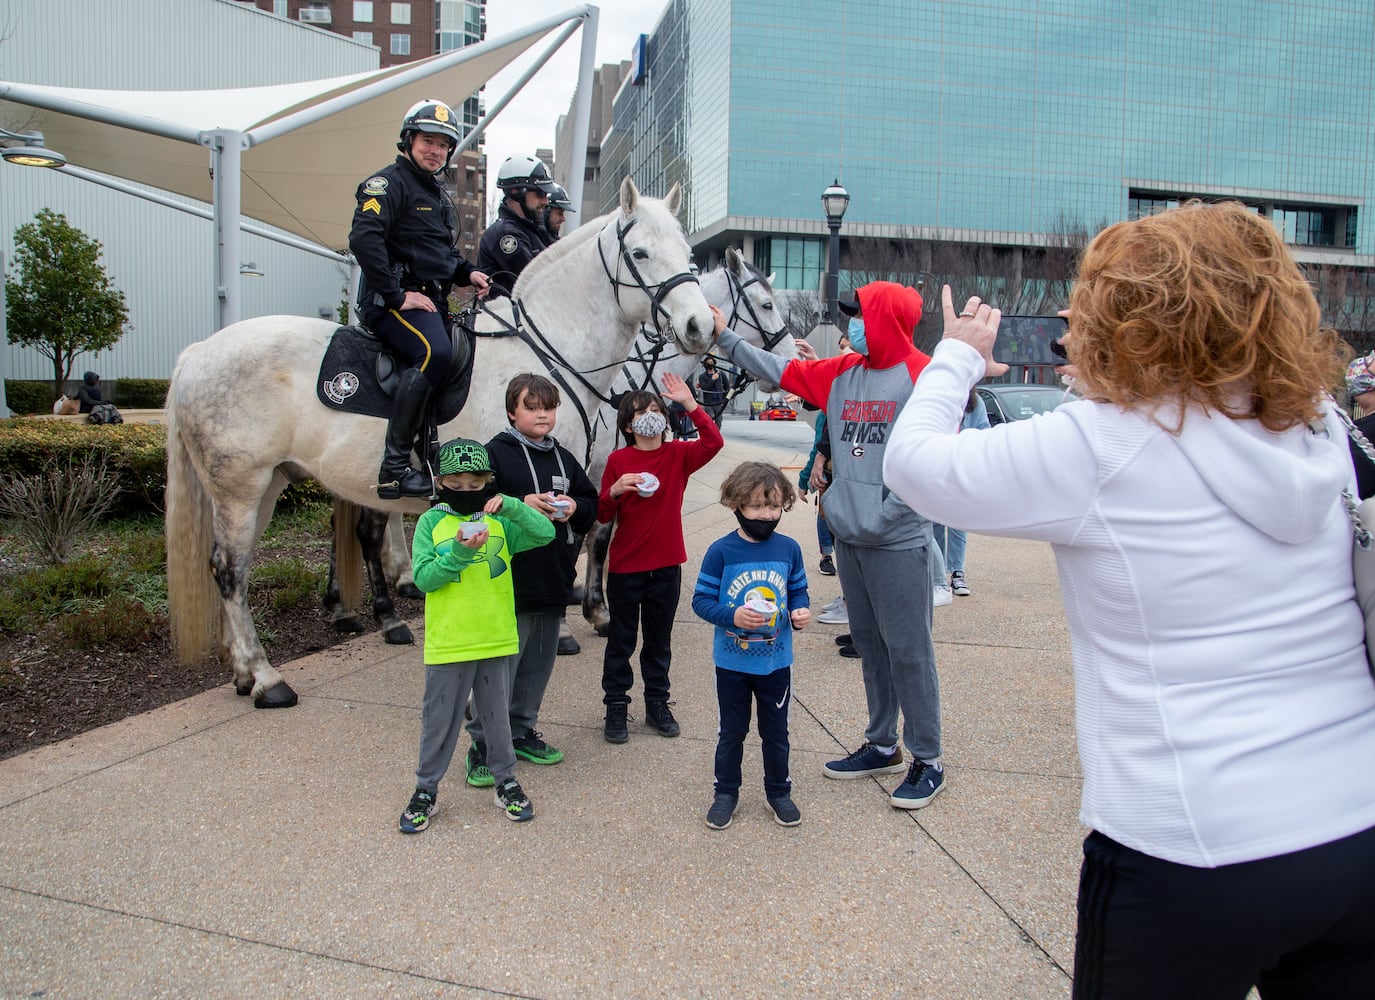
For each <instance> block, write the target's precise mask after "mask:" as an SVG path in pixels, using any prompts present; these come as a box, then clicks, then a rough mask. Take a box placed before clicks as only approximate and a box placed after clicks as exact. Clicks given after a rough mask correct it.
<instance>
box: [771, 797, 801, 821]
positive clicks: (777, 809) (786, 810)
mask: <svg viewBox="0 0 1375 1000" xmlns="http://www.w3.org/2000/svg"><path fill="white" fill-rule="evenodd" d="M768 801H769V812H771V813H773V821H774V822H775V823H777V824H778V825H779V826H797V824H798V823H801V822H802V810H800V809H798V808H797V806H795V805H793V800H792V796H789V795H780V796H778V798H776V799H769V800H768Z"/></svg>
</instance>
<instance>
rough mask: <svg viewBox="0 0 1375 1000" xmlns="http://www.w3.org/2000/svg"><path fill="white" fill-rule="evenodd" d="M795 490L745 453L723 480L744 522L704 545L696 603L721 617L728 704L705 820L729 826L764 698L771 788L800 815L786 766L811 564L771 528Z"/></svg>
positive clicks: (725, 497)
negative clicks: (797, 636)
mask: <svg viewBox="0 0 1375 1000" xmlns="http://www.w3.org/2000/svg"><path fill="white" fill-rule="evenodd" d="M796 499H797V493H796V491H795V490H794V489H793V485H792V483H790V482H788V477H787V476H785V475H783V471H782V470H781V469H779V468H778V466H776V465H770V464H769V463H768V462H744V463H742V464H741V465H739V466H737V467H736V468H735V470H734V471H733V472H731V474H730V475H729V476H727V477H726V481H725V482H723V483H722V484H721V504H722V505H723V506H725V507H728V508H729V509H731V510H733V511H734V512H735V519H736V521H738V522H739V524H740V527H739V528H737V529H736V530H735V531H732V532H731V533H730V534H729V535H727V536H726V537H724V538H721V539H718V540H717V541H715V542H713V543H712V544H711V547H710V548H709V549H707V554H706V555H705V556H704V557H703V559H702V570H701V572H700V573H699V574H698V576H697V587H696V588H695V590H694V591H693V594H692V610H693V611H695V612H696V613H697V615H698V617H700V618H704V619H706V620H707V621H709V622H711V623H712V624H713V625H715V626H716V636H715V639H714V640H713V642H712V657H713V659H714V660H715V662H716V701H717V704H718V706H719V707H720V711H721V726H720V736H719V737H718V738H717V742H716V798H715V799H714V800H713V801H712V804H711V808H710V809H709V810H708V811H707V826H709V827H710V828H711V829H713V830H724V829H725V828H726V827H728V826H730V823H731V817H733V816H734V815H735V807H736V804H737V803H738V802H739V801H740V762H741V760H742V758H743V757H744V752H745V734H746V733H748V732H749V731H750V707H751V703H752V702H753V703H757V704H758V713H759V739H760V741H761V742H762V743H763V751H764V797H765V799H766V800H767V801H768V804H769V809H770V810H771V811H772V812H773V817H774V819H775V820H776V821H777V822H778V823H780V824H781V825H783V826H796V825H797V824H798V823H801V822H802V813H801V812H799V811H798V808H797V806H795V805H793V800H792V779H791V778H790V777H789V775H788V751H789V747H788V713H789V710H790V709H791V708H792V665H793V637H792V630H793V629H800V628H806V627H807V624H808V623H809V622H810V621H811V620H812V613H811V611H810V610H808V598H807V571H806V569H805V568H804V567H803V564H802V550H801V548H799V547H798V544H797V542H795V541H793V540H792V539H791V538H788V537H787V536H786V535H779V534H775V532H774V529H775V528H777V527H778V522H779V520H780V519H781V518H782V516H783V512H784V511H785V510H790V509H791V508H792V505H793V503H794V502H795V501H796Z"/></svg>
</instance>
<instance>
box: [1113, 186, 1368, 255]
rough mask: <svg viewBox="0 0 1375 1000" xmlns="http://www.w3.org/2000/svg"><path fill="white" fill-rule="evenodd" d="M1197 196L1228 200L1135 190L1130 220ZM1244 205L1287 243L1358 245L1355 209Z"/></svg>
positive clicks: (1129, 202) (1249, 202)
mask: <svg viewBox="0 0 1375 1000" xmlns="http://www.w3.org/2000/svg"><path fill="white" fill-rule="evenodd" d="M1195 197H1198V198H1200V200H1202V201H1220V200H1224V199H1220V198H1215V197H1200V196H1198V195H1189V194H1169V193H1162V192H1157V191H1131V192H1129V193H1128V197H1127V218H1129V219H1140V218H1143V217H1145V216H1147V215H1154V214H1155V213H1156V212H1163V211H1165V210H1166V209H1168V208H1176V207H1177V206H1179V205H1180V204H1182V203H1183V202H1186V201H1188V200H1189V199H1191V198H1195ZM1225 200H1228V201H1235V200H1238V199H1232V198H1229V199H1225ZM1242 204H1244V205H1245V206H1246V208H1247V210H1248V211H1250V212H1253V213H1255V214H1257V215H1263V216H1266V217H1268V218H1269V219H1270V221H1271V222H1273V223H1274V224H1275V227H1276V228H1277V229H1279V231H1280V232H1281V233H1282V234H1283V236H1284V242H1286V243H1292V244H1294V245H1295V246H1305V247H1337V246H1340V247H1354V246H1356V208H1355V206H1337V205H1303V204H1292V203H1274V202H1269V201H1260V200H1242Z"/></svg>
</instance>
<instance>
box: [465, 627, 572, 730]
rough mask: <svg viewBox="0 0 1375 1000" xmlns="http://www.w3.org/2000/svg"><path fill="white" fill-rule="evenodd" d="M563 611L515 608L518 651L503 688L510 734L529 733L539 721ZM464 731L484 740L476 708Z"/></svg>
mask: <svg viewBox="0 0 1375 1000" xmlns="http://www.w3.org/2000/svg"><path fill="white" fill-rule="evenodd" d="M562 623H563V615H561V614H558V613H557V612H552V611H542V612H533V611H518V612H516V632H517V634H518V636H519V641H520V652H519V653H517V654H516V655H515V656H513V657H511V673H510V676H509V677H508V678H507V684H506V686H507V689H508V690H509V691H510V692H511V736H512V737H513V738H515V739H520V738H521V737H522V736H529V735H530V734H531V733H533V732H534V731H535V729H536V726H535V723H537V722H539V710H540V705H542V704H544V691H545V688H547V687H549V677H550V675H552V674H553V672H554V660H555V658H556V657H557V656H558V655H559V626H560V625H561V624H562ZM468 735H469V736H471V737H472V738H473V742H474V743H486V742H487V740H486V739H485V738H484V737H483V735H482V719H481V717H480V716H479V714H478V713H477V712H474V713H473V717H472V719H470V720H469V721H468Z"/></svg>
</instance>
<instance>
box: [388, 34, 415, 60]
mask: <svg viewBox="0 0 1375 1000" xmlns="http://www.w3.org/2000/svg"><path fill="white" fill-rule="evenodd" d="M391 54H392V55H394V56H408V55H410V54H411V36H410V35H401V34H396V33H393V34H392V36H391Z"/></svg>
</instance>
